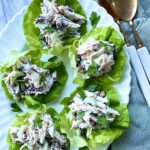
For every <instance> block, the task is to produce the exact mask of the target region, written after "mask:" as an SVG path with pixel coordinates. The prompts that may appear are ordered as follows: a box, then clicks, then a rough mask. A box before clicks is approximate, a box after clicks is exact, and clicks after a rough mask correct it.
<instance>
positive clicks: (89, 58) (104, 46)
mask: <svg viewBox="0 0 150 150" xmlns="http://www.w3.org/2000/svg"><path fill="white" fill-rule="evenodd" d="M113 50H114V45H113V44H110V43H108V42H106V41H97V40H94V39H93V38H89V39H88V40H87V41H86V42H84V43H83V44H81V45H80V46H79V47H78V49H77V54H78V58H77V68H78V71H80V72H82V73H88V75H89V72H91V70H94V72H92V74H91V73H90V75H89V76H100V75H103V74H105V73H107V72H109V71H111V69H112V66H113V65H114V56H113Z"/></svg>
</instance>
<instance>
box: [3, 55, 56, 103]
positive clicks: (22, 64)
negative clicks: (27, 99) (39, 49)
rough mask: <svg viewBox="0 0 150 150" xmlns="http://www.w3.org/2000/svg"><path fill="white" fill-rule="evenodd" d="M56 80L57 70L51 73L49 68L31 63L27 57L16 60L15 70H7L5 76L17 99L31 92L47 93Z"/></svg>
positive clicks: (4, 79) (36, 93)
mask: <svg viewBox="0 0 150 150" xmlns="http://www.w3.org/2000/svg"><path fill="white" fill-rule="evenodd" d="M56 80H57V75H56V72H53V73H52V74H50V71H49V70H47V69H43V68H40V67H38V66H37V65H35V64H32V63H30V61H29V60H28V59H27V58H25V57H24V58H23V59H22V60H21V61H18V62H16V64H15V65H14V66H13V70H12V71H10V72H6V73H5V75H4V78H3V81H4V82H5V84H6V86H7V88H8V90H9V92H10V93H11V94H12V95H13V97H14V99H15V100H19V99H20V98H23V97H24V96H25V95H29V94H34V95H35V96H37V95H39V94H46V93H47V92H48V91H49V90H50V89H51V87H52V85H53V84H54V82H55V81H56Z"/></svg>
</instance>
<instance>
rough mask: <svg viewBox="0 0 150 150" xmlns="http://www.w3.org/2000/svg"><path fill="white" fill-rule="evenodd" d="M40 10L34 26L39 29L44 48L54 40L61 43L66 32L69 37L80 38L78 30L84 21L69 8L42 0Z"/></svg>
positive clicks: (83, 18)
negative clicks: (40, 12)
mask: <svg viewBox="0 0 150 150" xmlns="http://www.w3.org/2000/svg"><path fill="white" fill-rule="evenodd" d="M41 10H42V14H41V15H40V16H38V17H37V18H36V19H35V26H36V27H38V28H39V29H40V32H41V35H40V37H41V38H42V39H43V47H44V48H50V47H51V45H52V44H53V40H54V39H55V40H56V39H57V42H62V41H63V39H64V38H65V34H67V33H68V32H69V35H70V36H71V37H72V36H73V37H76V36H80V34H79V33H78V30H79V28H80V27H81V24H83V23H85V20H86V19H85V17H84V16H81V15H79V14H76V13H75V12H74V10H73V9H72V8H71V7H69V6H58V5H57V4H56V1H55V0H53V1H51V2H50V1H49V0H43V3H42V4H41ZM56 33H57V35H56Z"/></svg>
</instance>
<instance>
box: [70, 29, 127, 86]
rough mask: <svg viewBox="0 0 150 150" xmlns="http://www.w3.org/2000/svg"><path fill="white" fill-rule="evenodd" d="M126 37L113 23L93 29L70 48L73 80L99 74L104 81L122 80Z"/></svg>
mask: <svg viewBox="0 0 150 150" xmlns="http://www.w3.org/2000/svg"><path fill="white" fill-rule="evenodd" d="M123 45H124V41H123V40H122V38H121V36H120V35H119V34H118V33H117V31H115V30H114V29H113V28H111V27H99V28H96V29H92V30H91V31H90V32H89V33H87V34H86V35H84V36H83V37H82V38H81V39H80V40H79V42H74V44H73V46H72V48H70V49H69V57H70V62H71V66H72V68H73V69H74V81H73V82H74V83H78V84H81V85H83V83H84V80H86V79H90V78H96V79H97V80H98V81H100V82H103V83H116V82H118V81H120V79H121V77H122V75H123V72H124V66H125V60H126V59H125V53H124V51H123Z"/></svg>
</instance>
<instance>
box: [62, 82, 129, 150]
mask: <svg viewBox="0 0 150 150" xmlns="http://www.w3.org/2000/svg"><path fill="white" fill-rule="evenodd" d="M61 104H63V105H64V109H63V111H62V112H61V115H60V116H61V120H62V121H61V131H62V132H63V133H66V134H67V137H68V138H69V139H70V144H71V146H73V147H78V148H81V147H85V146H86V147H88V148H92V147H96V146H97V144H107V143H111V142H112V141H113V140H115V139H117V138H118V137H119V136H121V135H122V133H123V132H124V131H125V129H126V128H127V127H128V126H129V115H128V110H127V106H126V104H120V102H119V97H118V94H117V92H116V90H115V89H114V88H113V87H111V86H104V85H97V84H94V83H93V84H90V85H88V86H86V87H84V88H83V87H78V88H77V89H76V90H75V91H74V92H73V93H72V94H71V95H70V97H67V98H65V99H64V100H63V101H62V102H61Z"/></svg>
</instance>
